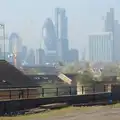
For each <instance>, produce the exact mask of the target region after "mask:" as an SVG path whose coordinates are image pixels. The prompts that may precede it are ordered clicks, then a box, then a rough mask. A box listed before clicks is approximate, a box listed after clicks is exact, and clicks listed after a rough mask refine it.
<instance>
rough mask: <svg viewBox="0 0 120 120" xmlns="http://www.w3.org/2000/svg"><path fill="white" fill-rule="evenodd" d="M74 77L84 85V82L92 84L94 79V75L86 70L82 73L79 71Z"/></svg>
mask: <svg viewBox="0 0 120 120" xmlns="http://www.w3.org/2000/svg"><path fill="white" fill-rule="evenodd" d="M76 79H77V81H79V82H80V83H81V84H82V85H85V84H89V85H92V84H94V82H95V80H94V77H93V74H92V73H91V72H90V71H88V70H86V71H83V72H82V73H79V74H78V75H77V76H76Z"/></svg>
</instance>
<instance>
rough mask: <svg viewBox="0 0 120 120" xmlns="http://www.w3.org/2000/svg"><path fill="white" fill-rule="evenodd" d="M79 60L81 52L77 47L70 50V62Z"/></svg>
mask: <svg viewBox="0 0 120 120" xmlns="http://www.w3.org/2000/svg"><path fill="white" fill-rule="evenodd" d="M78 61H79V52H78V50H76V49H71V50H69V60H68V62H78Z"/></svg>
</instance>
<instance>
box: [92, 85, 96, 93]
mask: <svg viewBox="0 0 120 120" xmlns="http://www.w3.org/2000/svg"><path fill="white" fill-rule="evenodd" d="M95 92H96V91H95V85H93V93H95Z"/></svg>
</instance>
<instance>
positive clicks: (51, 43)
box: [42, 18, 57, 51]
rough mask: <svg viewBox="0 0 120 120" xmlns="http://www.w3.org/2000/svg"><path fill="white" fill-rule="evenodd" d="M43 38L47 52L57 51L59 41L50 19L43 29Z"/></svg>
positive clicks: (46, 21)
mask: <svg viewBox="0 0 120 120" xmlns="http://www.w3.org/2000/svg"><path fill="white" fill-rule="evenodd" d="M42 36H43V39H44V44H45V49H46V50H47V51H56V50H57V40H56V34H55V27H54V24H53V22H52V20H51V19H50V18H47V19H46V20H45V22H44V25H43V28H42Z"/></svg>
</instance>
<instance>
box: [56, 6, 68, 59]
mask: <svg viewBox="0 0 120 120" xmlns="http://www.w3.org/2000/svg"><path fill="white" fill-rule="evenodd" d="M55 30H56V36H57V41H58V47H57V48H58V56H59V59H60V60H63V61H66V60H67V59H68V56H67V55H68V51H69V47H68V46H69V45H68V18H67V16H66V11H65V9H64V8H55Z"/></svg>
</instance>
